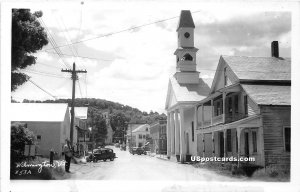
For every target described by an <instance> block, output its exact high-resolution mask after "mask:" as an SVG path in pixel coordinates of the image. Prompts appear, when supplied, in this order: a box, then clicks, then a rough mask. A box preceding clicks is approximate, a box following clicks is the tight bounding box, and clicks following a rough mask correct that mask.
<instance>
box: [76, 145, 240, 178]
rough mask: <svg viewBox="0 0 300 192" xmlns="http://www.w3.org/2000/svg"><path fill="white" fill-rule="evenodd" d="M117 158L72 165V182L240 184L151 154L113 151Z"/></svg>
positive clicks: (207, 171) (208, 171)
mask: <svg viewBox="0 0 300 192" xmlns="http://www.w3.org/2000/svg"><path fill="white" fill-rule="evenodd" d="M113 149H114V151H115V153H116V155H117V157H118V158H117V159H115V160H114V161H106V162H103V161H99V162H98V163H88V164H81V165H76V164H71V172H72V173H71V178H70V179H89V180H181V181H193V180H194V181H195V180H196V181H237V180H238V179H236V178H230V177H226V176H221V175H218V174H217V173H215V172H212V171H210V170H206V169H196V168H193V167H192V166H191V165H187V164H179V163H176V162H171V161H167V160H162V159H159V158H156V157H151V156H148V155H131V154H130V153H129V152H128V151H120V149H119V148H113Z"/></svg>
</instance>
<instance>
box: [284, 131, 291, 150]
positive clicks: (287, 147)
mask: <svg viewBox="0 0 300 192" xmlns="http://www.w3.org/2000/svg"><path fill="white" fill-rule="evenodd" d="M284 148H285V151H286V152H291V128H290V127H285V128H284Z"/></svg>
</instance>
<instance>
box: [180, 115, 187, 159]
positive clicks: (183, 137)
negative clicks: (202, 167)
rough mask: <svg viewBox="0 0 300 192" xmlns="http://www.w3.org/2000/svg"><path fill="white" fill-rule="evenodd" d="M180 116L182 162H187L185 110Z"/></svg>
mask: <svg viewBox="0 0 300 192" xmlns="http://www.w3.org/2000/svg"><path fill="white" fill-rule="evenodd" d="M179 115H180V126H179V127H180V162H181V163H183V162H184V161H185V160H186V157H185V156H186V145H185V131H184V114H183V109H180V110H179Z"/></svg>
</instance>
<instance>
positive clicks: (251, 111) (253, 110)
mask: <svg viewBox="0 0 300 192" xmlns="http://www.w3.org/2000/svg"><path fill="white" fill-rule="evenodd" d="M255 114H259V108H258V106H257V105H256V103H254V102H253V101H252V99H250V98H248V115H249V116H250V115H255Z"/></svg>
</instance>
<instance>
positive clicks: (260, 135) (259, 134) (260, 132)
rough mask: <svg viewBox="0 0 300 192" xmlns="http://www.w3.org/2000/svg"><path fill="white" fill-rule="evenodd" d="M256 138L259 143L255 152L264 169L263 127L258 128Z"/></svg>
mask: <svg viewBox="0 0 300 192" xmlns="http://www.w3.org/2000/svg"><path fill="white" fill-rule="evenodd" d="M257 138H258V140H257V141H259V143H258V145H257V146H258V147H257V152H258V153H259V154H260V160H261V165H262V166H263V167H265V146H264V133H263V127H259V128H258V131H257Z"/></svg>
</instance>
